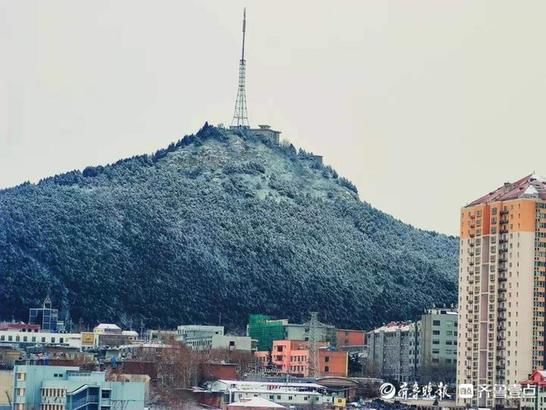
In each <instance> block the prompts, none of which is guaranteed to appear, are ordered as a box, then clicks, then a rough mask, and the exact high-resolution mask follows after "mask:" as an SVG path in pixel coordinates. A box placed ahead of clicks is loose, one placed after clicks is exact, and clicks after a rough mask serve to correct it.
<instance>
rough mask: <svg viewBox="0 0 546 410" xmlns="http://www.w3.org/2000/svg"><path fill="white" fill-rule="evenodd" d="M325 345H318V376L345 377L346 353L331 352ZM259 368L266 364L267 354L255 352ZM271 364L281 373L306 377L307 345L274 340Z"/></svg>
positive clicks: (347, 364)
mask: <svg viewBox="0 0 546 410" xmlns="http://www.w3.org/2000/svg"><path fill="white" fill-rule="evenodd" d="M327 345H328V344H327V343H319V357H318V365H319V369H318V372H317V373H318V374H319V375H320V376H342V377H347V373H348V366H349V358H348V354H347V352H333V351H330V350H328V349H326V347H327ZM255 355H256V358H257V360H258V362H259V363H260V365H261V366H263V367H265V366H267V364H268V360H269V352H264V351H261V352H256V353H255ZM271 362H272V364H273V365H274V366H275V367H277V368H278V369H279V370H280V371H281V372H283V373H287V374H292V375H298V376H303V377H307V376H309V375H310V369H309V363H310V360H309V345H308V342H305V341H300V340H275V341H274V342H273V348H272V350H271Z"/></svg>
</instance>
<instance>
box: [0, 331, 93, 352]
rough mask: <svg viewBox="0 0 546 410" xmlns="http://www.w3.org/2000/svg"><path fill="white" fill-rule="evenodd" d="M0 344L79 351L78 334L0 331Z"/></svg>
mask: <svg viewBox="0 0 546 410" xmlns="http://www.w3.org/2000/svg"><path fill="white" fill-rule="evenodd" d="M0 344H12V345H13V344H15V345H32V346H34V345H60V346H68V347H75V348H78V349H81V346H82V343H81V334H80V333H50V332H32V333H29V332H21V331H17V330H0Z"/></svg>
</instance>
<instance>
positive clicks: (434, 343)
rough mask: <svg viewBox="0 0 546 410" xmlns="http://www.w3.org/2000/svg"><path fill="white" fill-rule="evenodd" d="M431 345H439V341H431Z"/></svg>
mask: <svg viewBox="0 0 546 410" xmlns="http://www.w3.org/2000/svg"><path fill="white" fill-rule="evenodd" d="M432 344H433V345H439V344H440V341H439V340H433V341H432Z"/></svg>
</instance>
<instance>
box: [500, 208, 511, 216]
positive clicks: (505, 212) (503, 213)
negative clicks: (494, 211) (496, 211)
mask: <svg viewBox="0 0 546 410" xmlns="http://www.w3.org/2000/svg"><path fill="white" fill-rule="evenodd" d="M508 213H509V212H508V209H503V210H501V211H500V214H501V216H502V215H508Z"/></svg>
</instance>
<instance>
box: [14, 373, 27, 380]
mask: <svg viewBox="0 0 546 410" xmlns="http://www.w3.org/2000/svg"><path fill="white" fill-rule="evenodd" d="M16 377H17V381H18V382H24V381H25V380H26V379H27V374H26V373H23V372H19V373H17V375H16Z"/></svg>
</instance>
